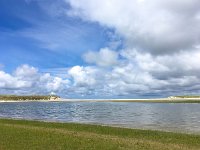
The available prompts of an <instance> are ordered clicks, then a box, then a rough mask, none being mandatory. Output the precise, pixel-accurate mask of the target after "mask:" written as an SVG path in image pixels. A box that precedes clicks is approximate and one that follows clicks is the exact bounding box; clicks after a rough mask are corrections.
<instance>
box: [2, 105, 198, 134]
mask: <svg viewBox="0 0 200 150" xmlns="http://www.w3.org/2000/svg"><path fill="white" fill-rule="evenodd" d="M199 114H200V104H163V103H125V102H124V103H123V102H122V103H114V102H28V103H26V102H24V103H23V102H20V103H0V117H1V118H21V119H22V118H23V119H34V120H47V121H59V122H79V123H95V124H107V125H114V126H121V127H130V128H145V129H158V130H168V131H181V132H195V133H197V132H198V133H200V115H199Z"/></svg>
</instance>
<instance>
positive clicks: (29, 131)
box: [0, 119, 200, 150]
mask: <svg viewBox="0 0 200 150" xmlns="http://www.w3.org/2000/svg"><path fill="white" fill-rule="evenodd" d="M199 141H200V135H189V134H180V133H170V132H161V131H150V130H138V129H125V128H115V127H107V126H99V125H86V124H74V123H49V122H39V121H26V120H9V119H0V149H1V150H12V149H13V150H27V149H29V150H35V149H48V150H51V149H52V150H57V149H59V150H62V149H63V150H68V149H69V150H77V149H82V150H90V149H95V150H96V149H97V150H98V149H99V150H104V149H105V150H106V149H110V150H118V149H120V150H121V149H122V150H125V149H134V150H160V149H162V150H198V149H200V142H199Z"/></svg>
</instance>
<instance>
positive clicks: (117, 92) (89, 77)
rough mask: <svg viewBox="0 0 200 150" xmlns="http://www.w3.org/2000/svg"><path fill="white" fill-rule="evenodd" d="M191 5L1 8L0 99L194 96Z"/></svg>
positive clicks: (195, 1) (106, 2)
mask: <svg viewBox="0 0 200 150" xmlns="http://www.w3.org/2000/svg"><path fill="white" fill-rule="evenodd" d="M199 7H200V1H199V0H190V1H189V0H176V1H173V0H163V1H162V2H161V1H160V0H123V1H122V0H101V1H99V0H1V1H0V94H26V95H27V94H51V93H53V94H58V95H61V96H62V97H67V98H149V97H167V96H170V95H189V94H192V95H199V93H200V71H199V70H200V36H199V35H200V30H199V28H200V10H199Z"/></svg>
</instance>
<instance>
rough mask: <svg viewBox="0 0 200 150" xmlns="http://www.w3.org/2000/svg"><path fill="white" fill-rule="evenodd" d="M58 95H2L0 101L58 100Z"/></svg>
mask: <svg viewBox="0 0 200 150" xmlns="http://www.w3.org/2000/svg"><path fill="white" fill-rule="evenodd" d="M59 99H60V96H57V95H0V101H5V102H6V101H58V100H59Z"/></svg>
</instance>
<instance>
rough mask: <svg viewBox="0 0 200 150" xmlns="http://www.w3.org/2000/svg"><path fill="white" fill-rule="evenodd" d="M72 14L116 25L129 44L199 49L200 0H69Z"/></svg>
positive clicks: (158, 48) (169, 49) (150, 48)
mask: <svg viewBox="0 0 200 150" xmlns="http://www.w3.org/2000/svg"><path fill="white" fill-rule="evenodd" d="M67 2H69V3H70V4H71V7H72V9H71V10H70V11H69V12H68V14H70V15H75V16H80V17H81V18H83V19H84V20H89V21H94V22H99V23H100V24H102V25H105V26H107V27H110V28H115V29H116V30H117V32H119V33H120V34H121V35H122V36H124V38H126V42H127V43H126V44H127V45H128V46H134V47H138V48H140V49H142V50H147V51H149V52H151V53H153V54H166V53H167V54H168V53H175V52H177V51H181V50H188V49H195V47H196V46H197V45H199V44H200V36H199V35H200V30H199V28H200V17H199V16H200V10H199V7H200V1H198V0H190V1H189V0H177V1H173V0H170V1H169V0H164V1H160V0H124V1H121V0H101V1H93V0H83V1H79V0H67Z"/></svg>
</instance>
